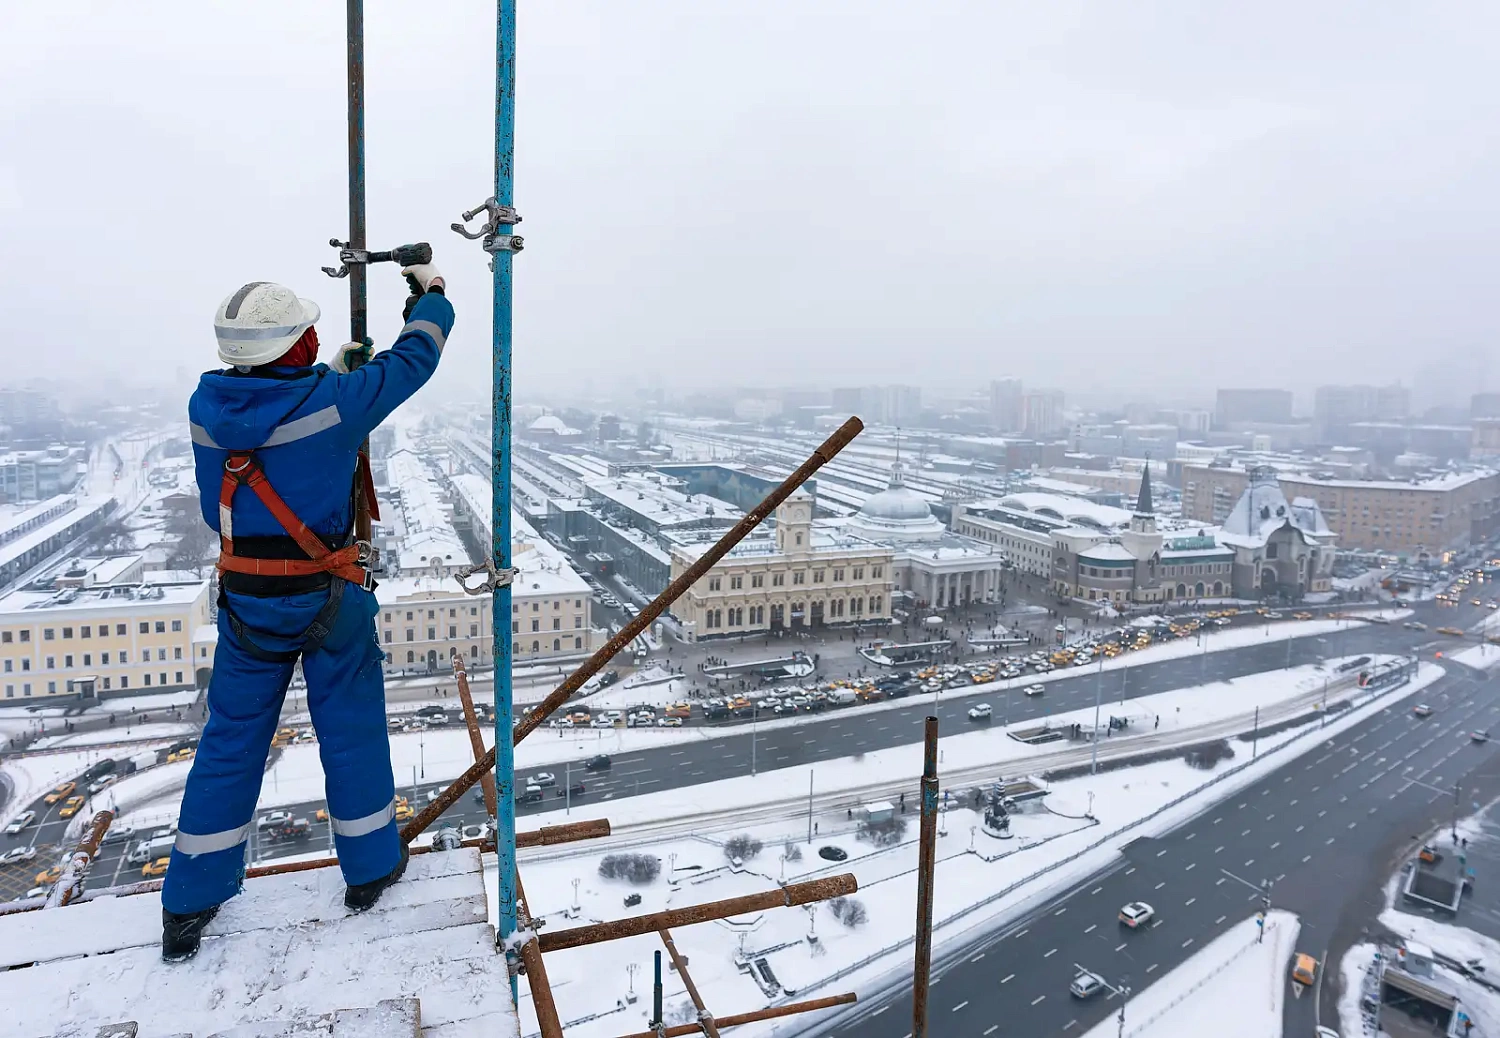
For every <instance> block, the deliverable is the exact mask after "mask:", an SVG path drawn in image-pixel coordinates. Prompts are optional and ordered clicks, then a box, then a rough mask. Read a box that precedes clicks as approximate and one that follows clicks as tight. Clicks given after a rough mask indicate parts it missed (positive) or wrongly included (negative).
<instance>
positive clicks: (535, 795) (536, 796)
mask: <svg viewBox="0 0 1500 1038" xmlns="http://www.w3.org/2000/svg"><path fill="white" fill-rule="evenodd" d="M542 795H543V794H542V787H541V786H537V785H533V784H530V783H528V784H527V786H526V788H525V789H524V790H522V791H521V795H520V796H518V797H516V802H517V803H521V804H535V803H538V802H540V801H541V799H542Z"/></svg>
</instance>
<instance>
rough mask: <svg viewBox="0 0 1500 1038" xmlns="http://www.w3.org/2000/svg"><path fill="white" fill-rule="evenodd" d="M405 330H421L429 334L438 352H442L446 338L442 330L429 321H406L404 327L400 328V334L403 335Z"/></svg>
mask: <svg viewBox="0 0 1500 1038" xmlns="http://www.w3.org/2000/svg"><path fill="white" fill-rule="evenodd" d="M407 332H422V333H424V334H426V335H427V336H429V337H430V338H431V339H432V341H433V342H435V343H437V348H438V353H439V354H441V353H442V352H443V344H444V343H445V342H447V340H448V337H447V336H446V335H444V334H443V330H442V329H441V328H439V327H438V326H437V325H435V324H433V323H432V322H431V321H408V322H406V327H404V328H402V329H401V334H402V335H405V334H406V333H407Z"/></svg>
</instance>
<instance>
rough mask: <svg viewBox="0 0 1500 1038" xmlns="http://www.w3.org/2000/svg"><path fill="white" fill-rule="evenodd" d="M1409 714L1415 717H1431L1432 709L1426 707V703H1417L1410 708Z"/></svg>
mask: <svg viewBox="0 0 1500 1038" xmlns="http://www.w3.org/2000/svg"><path fill="white" fill-rule="evenodd" d="M1411 712H1412V713H1413V714H1414V715H1415V716H1417V717H1431V716H1432V707H1430V706H1428V705H1427V704H1426V703H1418V704H1417V705H1416V706H1414V707H1412V709H1411Z"/></svg>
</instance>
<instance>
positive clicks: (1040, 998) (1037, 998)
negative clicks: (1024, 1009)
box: [1031, 995, 1047, 1005]
mask: <svg viewBox="0 0 1500 1038" xmlns="http://www.w3.org/2000/svg"><path fill="white" fill-rule="evenodd" d="M1046 997H1047V996H1046V995H1038V996H1036V998H1033V999H1032V1000H1031V1004H1032V1005H1036V1004H1037V1003H1038V1002H1040V1001H1041V1000H1042V999H1044V998H1046Z"/></svg>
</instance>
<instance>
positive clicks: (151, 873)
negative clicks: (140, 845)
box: [141, 856, 172, 878]
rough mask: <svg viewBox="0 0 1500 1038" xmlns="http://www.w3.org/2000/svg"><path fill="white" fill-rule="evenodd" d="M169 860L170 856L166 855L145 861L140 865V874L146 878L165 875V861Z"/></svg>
mask: <svg viewBox="0 0 1500 1038" xmlns="http://www.w3.org/2000/svg"><path fill="white" fill-rule="evenodd" d="M171 860H172V859H171V857H170V856H168V857H165V858H157V859H156V860H155V861H148V862H146V864H144V865H142V866H141V875H142V876H146V877H148V878H150V877H155V876H165V875H166V874H167V863H168V862H170V861H171Z"/></svg>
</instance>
